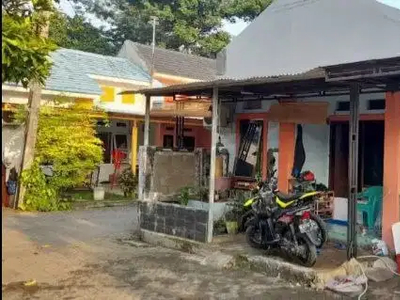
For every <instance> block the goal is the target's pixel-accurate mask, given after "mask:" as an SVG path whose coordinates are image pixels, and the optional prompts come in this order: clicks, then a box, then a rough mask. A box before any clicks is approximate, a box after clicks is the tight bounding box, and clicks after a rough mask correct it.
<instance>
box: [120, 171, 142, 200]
mask: <svg viewBox="0 0 400 300" xmlns="http://www.w3.org/2000/svg"><path fill="white" fill-rule="evenodd" d="M118 183H119V185H120V187H121V189H122V191H123V192H124V196H125V197H134V196H136V190H137V185H138V179H137V177H136V176H135V174H133V172H132V170H131V168H127V169H125V170H124V171H123V172H122V173H121V175H120V176H119V178H118Z"/></svg>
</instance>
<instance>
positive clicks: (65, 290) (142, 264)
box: [2, 207, 395, 300]
mask: <svg viewBox="0 0 400 300" xmlns="http://www.w3.org/2000/svg"><path fill="white" fill-rule="evenodd" d="M135 218H136V210H135V208H134V207H121V208H112V209H101V210H94V211H85V212H69V213H54V214H19V213H15V212H9V211H3V226H2V234H3V235H2V236H3V240H2V254H3V256H2V258H3V260H2V278H3V281H2V283H3V286H2V295H3V298H4V299H15V300H17V299H18V300H19V299H49V300H50V299H51V300H53V299H65V300H66V299H96V300H97V299H135V300H136V299H149V300H151V299H182V300H183V299H338V298H337V297H333V296H332V295H331V294H326V293H323V292H315V291H313V290H308V289H304V288H302V287H300V286H296V285H291V284H288V283H287V282H284V281H283V280H281V279H280V278H271V277H268V276H267V275H265V274H260V273H255V272H251V271H249V270H237V269H236V270H221V269H217V268H215V267H214V266H210V265H206V264H202V259H201V257H196V255H193V254H188V253H184V252H179V251H174V250H168V249H165V248H161V247H154V246H149V245H147V244H144V243H140V242H129V241H127V240H128V239H129V238H130V237H131V235H132V232H133V230H134V227H135V226H136V223H135V221H134V220H135ZM383 292H384V290H383ZM380 299H383V298H380ZM393 299H395V298H393Z"/></svg>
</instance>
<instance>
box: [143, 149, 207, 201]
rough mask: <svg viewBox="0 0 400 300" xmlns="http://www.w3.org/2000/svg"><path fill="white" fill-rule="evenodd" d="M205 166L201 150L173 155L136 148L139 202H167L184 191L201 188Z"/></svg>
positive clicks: (174, 153)
mask: <svg viewBox="0 0 400 300" xmlns="http://www.w3.org/2000/svg"><path fill="white" fill-rule="evenodd" d="M206 163H207V162H206V155H205V151H204V150H203V149H201V148H199V149H195V151H194V152H174V151H171V150H165V149H162V148H156V147H145V146H141V147H139V199H141V200H146V201H158V200H160V201H169V200H173V197H174V196H175V194H176V193H177V192H178V191H179V189H181V188H183V187H187V186H191V187H200V186H204V185H205V183H206V182H207V181H206V177H207V171H206V170H205V169H206V166H205V165H206Z"/></svg>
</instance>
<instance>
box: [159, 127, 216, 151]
mask: <svg viewBox="0 0 400 300" xmlns="http://www.w3.org/2000/svg"><path fill="white" fill-rule="evenodd" d="M158 126H159V129H158V130H159V131H160V133H159V135H158V136H157V141H156V143H157V146H158V147H162V146H163V141H164V135H173V136H174V141H176V134H175V129H173V130H167V127H174V125H172V124H171V125H167V124H159V125H158ZM185 128H188V129H191V131H189V132H185V136H192V137H194V138H195V147H196V148H204V149H206V150H208V151H209V150H210V148H211V132H210V131H209V130H207V129H204V128H203V127H200V126H185Z"/></svg>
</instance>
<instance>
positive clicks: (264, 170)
mask: <svg viewBox="0 0 400 300" xmlns="http://www.w3.org/2000/svg"><path fill="white" fill-rule="evenodd" d="M262 134H263V138H262V142H263V145H262V170H261V171H262V172H261V173H262V179H263V180H267V169H268V161H267V153H268V119H267V118H264V119H263V131H262Z"/></svg>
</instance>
